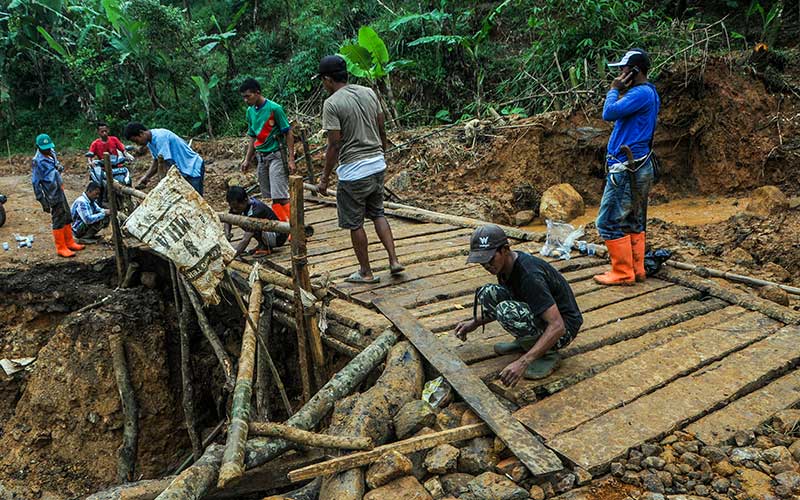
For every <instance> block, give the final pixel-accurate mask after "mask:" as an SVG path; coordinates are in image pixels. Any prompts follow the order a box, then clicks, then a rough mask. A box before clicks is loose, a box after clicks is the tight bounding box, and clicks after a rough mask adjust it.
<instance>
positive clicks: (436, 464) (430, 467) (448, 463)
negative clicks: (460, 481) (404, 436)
mask: <svg viewBox="0 0 800 500" xmlns="http://www.w3.org/2000/svg"><path fill="white" fill-rule="evenodd" d="M458 453H459V450H458V448H456V447H455V446H453V445H451V444H440V445H439V446H437V447H435V448H433V449H432V450H431V451H429V452H428V454H427V455H426V456H425V464H424V466H425V470H427V471H428V472H430V473H431V474H447V473H449V472H455V470H456V467H457V466H458Z"/></svg>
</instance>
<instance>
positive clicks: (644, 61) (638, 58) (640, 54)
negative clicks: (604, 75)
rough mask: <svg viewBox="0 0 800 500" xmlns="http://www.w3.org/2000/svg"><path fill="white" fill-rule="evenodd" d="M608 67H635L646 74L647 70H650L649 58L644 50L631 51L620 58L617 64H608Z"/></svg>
mask: <svg viewBox="0 0 800 500" xmlns="http://www.w3.org/2000/svg"><path fill="white" fill-rule="evenodd" d="M608 65H609V66H610V67H612V68H616V67H620V66H636V67H638V68H639V69H640V70H642V71H644V72H645V73H647V70H649V69H650V56H648V55H647V52H645V51H644V49H631V50H629V51H628V52H626V53H625V55H624V56H622V59H620V60H619V61H618V62H614V63H608Z"/></svg>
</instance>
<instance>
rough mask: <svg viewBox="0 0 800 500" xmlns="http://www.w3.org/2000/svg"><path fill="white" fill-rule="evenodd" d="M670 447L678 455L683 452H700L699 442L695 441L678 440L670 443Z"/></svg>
mask: <svg viewBox="0 0 800 500" xmlns="http://www.w3.org/2000/svg"><path fill="white" fill-rule="evenodd" d="M672 449H673V450H675V453H677V454H678V455H683V454H684V453H687V452H688V453H699V452H700V443H698V442H697V441H693V440H692V441H679V442H677V443H675V444H673V445H672Z"/></svg>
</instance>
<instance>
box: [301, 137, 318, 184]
mask: <svg viewBox="0 0 800 500" xmlns="http://www.w3.org/2000/svg"><path fill="white" fill-rule="evenodd" d="M300 141H301V142H302V143H303V158H305V160H306V179H307V180H308V182H310V183H311V184H316V183H317V180H316V178H315V177H314V165H313V164H312V163H311V153H310V152H309V151H308V136H306V128H305V127H302V128H301V129H300Z"/></svg>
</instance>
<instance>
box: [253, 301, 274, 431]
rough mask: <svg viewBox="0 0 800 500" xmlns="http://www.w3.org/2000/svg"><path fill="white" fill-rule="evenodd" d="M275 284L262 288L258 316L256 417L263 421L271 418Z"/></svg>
mask: <svg viewBox="0 0 800 500" xmlns="http://www.w3.org/2000/svg"><path fill="white" fill-rule="evenodd" d="M273 288H274V286H266V287H263V288H262V290H261V291H262V294H261V295H262V302H261V315H260V317H259V318H258V332H257V334H258V341H259V343H258V346H257V348H256V382H255V384H254V387H253V389H254V390H255V393H256V410H255V412H254V417H255V418H256V419H258V420H261V421H269V420H271V415H270V408H269V376H270V373H269V363H268V362H267V356H268V355H269V352H268V351H267V349H266V346H268V345H269V336H270V334H271V333H272V299H273V296H274V294H273V293H272V290H273Z"/></svg>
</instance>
